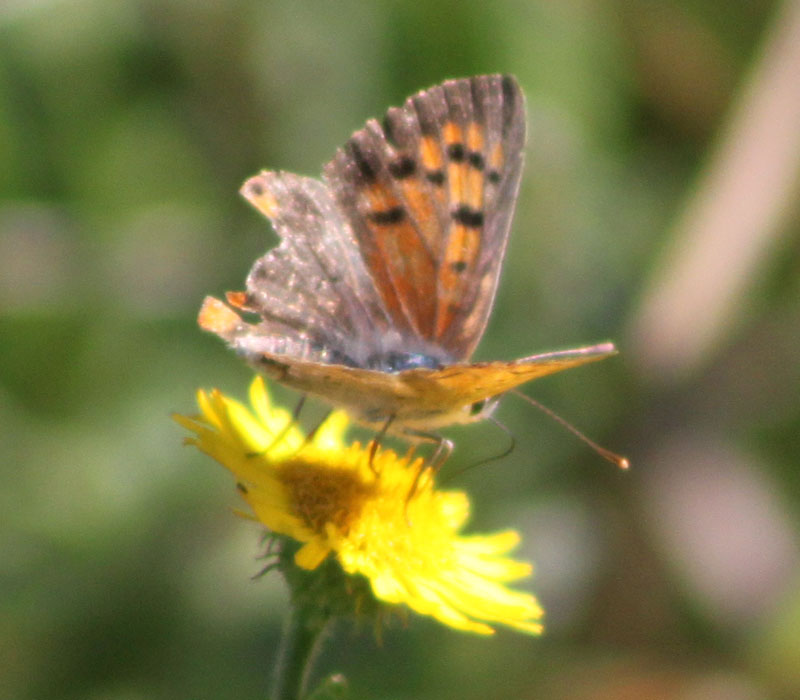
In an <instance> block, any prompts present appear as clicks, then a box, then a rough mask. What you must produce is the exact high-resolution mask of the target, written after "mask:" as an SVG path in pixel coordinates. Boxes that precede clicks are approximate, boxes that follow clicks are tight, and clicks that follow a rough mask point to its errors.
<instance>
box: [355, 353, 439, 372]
mask: <svg viewBox="0 0 800 700" xmlns="http://www.w3.org/2000/svg"><path fill="white" fill-rule="evenodd" d="M444 365H445V363H444V362H442V361H441V360H440V359H439V358H437V357H434V356H432V355H425V354H423V353H420V352H397V351H392V352H387V353H383V354H380V355H372V356H370V357H368V358H367V362H366V367H365V368H366V369H374V370H377V371H379V372H403V371H405V370H407V369H417V368H420V367H424V368H426V369H441V368H442V367H444Z"/></svg>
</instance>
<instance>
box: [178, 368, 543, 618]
mask: <svg viewBox="0 0 800 700" xmlns="http://www.w3.org/2000/svg"><path fill="white" fill-rule="evenodd" d="M197 400H198V404H199V406H200V411H201V415H200V416H197V417H192V418H190V417H187V416H175V419H176V420H177V421H178V422H179V423H180V424H181V425H183V426H184V427H186V428H188V429H189V430H190V431H192V432H193V433H194V436H193V437H191V438H187V442H189V443H191V444H194V445H196V446H197V447H198V448H199V449H200V450H202V451H203V452H205V453H206V454H208V455H210V456H211V457H213V458H214V459H216V460H217V461H218V462H220V463H221V464H222V465H223V466H225V467H227V468H228V469H229V470H230V471H231V472H233V474H234V475H235V476H236V479H237V481H238V483H239V486H240V489H239V490H240V493H241V495H242V498H243V499H244V500H245V501H246V502H247V503H248V505H249V506H250V508H251V509H252V511H253V513H254V514H255V517H256V518H257V519H258V520H260V521H261V522H262V523H263V524H264V525H266V526H267V527H268V528H269V529H270V530H272V531H273V532H274V533H280V534H283V535H286V536H288V537H290V538H292V539H293V540H296V541H297V542H299V543H301V546H300V547H299V549H297V551H296V553H295V554H294V563H295V564H296V565H297V566H298V567H300V568H301V569H305V570H314V569H317V567H319V566H320V565H321V564H322V563H323V561H324V560H326V558H327V557H328V555H329V554H331V553H332V554H333V556H334V557H335V560H336V561H338V563H339V565H340V566H341V569H342V570H343V571H344V572H346V574H348V575H349V577H350V578H351V579H357V578H358V577H359V575H360V576H363V577H366V580H367V581H368V582H369V585H370V588H371V590H372V593H373V595H374V596H375V598H377V599H378V600H379V601H382V602H383V603H388V604H392V605H401V604H405V605H407V606H408V607H410V608H411V609H412V610H414V611H416V612H418V613H420V614H423V615H430V616H432V617H434V618H435V619H437V620H439V621H440V622H442V623H444V624H446V625H449V626H451V627H454V628H456V629H459V630H465V631H470V632H477V633H480V634H491V633H492V632H493V631H494V630H493V629H492V627H491V626H490V625H492V624H503V625H507V626H509V627H512V628H514V629H517V630H520V631H523V632H528V633H531V634H538V633H540V632H541V630H542V625H541V623H540V622H539V619H540V618H541V616H542V610H541V608H540V607H539V605H538V603H537V601H536V599H535V598H534V597H533V596H532V595H530V594H528V593H523V592H519V591H514V590H511V589H509V588H508V587H507V586H506V585H505V584H507V583H509V582H511V581H515V580H517V579H519V578H522V577H525V576H528V575H529V574H530V572H531V567H530V565H529V564H527V563H523V562H519V561H516V560H514V559H512V558H510V557H508V556H506V555H507V553H508V552H509V551H510V550H511V549H513V548H514V547H515V546H516V544H517V543H518V541H519V536H518V534H517V533H516V532H514V531H506V532H500V533H496V534H492V535H472V536H464V535H461V534H459V530H460V529H461V528H462V527H463V526H464V524H465V522H466V521H467V518H468V516H469V508H470V504H469V500H468V498H467V496H466V494H465V493H463V492H458V491H438V490H436V489H435V488H434V482H433V471H432V470H431V469H430V468H429V467H427V466H426V465H425V464H424V462H423V460H422V459H420V458H413V457H412V455H411V453H409V454H407V455H406V456H405V457H400V456H398V455H397V454H396V453H394V452H393V451H391V450H388V449H381V450H378V451H377V453H376V454H375V456H374V458H373V459H372V460H371V461H370V450H369V446H367V447H363V446H361V445H360V444H359V443H354V444H352V445H350V446H346V445H345V443H344V432H345V430H346V428H347V425H348V420H347V417H346V415H345V414H344V413H342V412H338V411H337V412H334V413H333V414H331V416H330V417H329V418H328V419H327V420H326V421H325V422H324V423H323V425H322V426H321V427H320V428H319V430H317V431H316V432H315V433H314V435H313V437H312V438H311V439H307V438H306V436H305V435H303V433H302V431H301V430H300V429H299V428H298V427H297V425H296V424H294V423H292V418H291V415H290V414H289V412H288V411H286V410H285V409H282V408H278V407H275V406H273V405H272V404H271V402H270V399H269V396H268V394H267V391H266V387H265V385H264V382H263V380H262V379H261V378H260V377H257V378H256V379H255V380H254V381H253V383H252V385H251V387H250V404H251V407H252V408H247V407H246V406H244V405H242V404H241V403H239V402H237V401H234V400H233V399H230V398H228V397H227V396H224V395H223V394H222V393H221V392H219V391H217V390H213V391H211V392H205V391H199V392H198V394H197ZM409 494H411V495H410V496H409Z"/></svg>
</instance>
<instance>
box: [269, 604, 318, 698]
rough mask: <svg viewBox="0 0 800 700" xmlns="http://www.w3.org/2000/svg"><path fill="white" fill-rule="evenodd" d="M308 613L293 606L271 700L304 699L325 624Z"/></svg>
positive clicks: (284, 635) (282, 642) (316, 616)
mask: <svg viewBox="0 0 800 700" xmlns="http://www.w3.org/2000/svg"><path fill="white" fill-rule="evenodd" d="M309 612H310V611H309V610H308V608H306V607H305V606H302V605H299V606H296V607H295V608H294V609H293V611H292V613H291V616H290V618H289V619H288V621H287V624H286V627H285V629H284V632H283V639H282V640H281V648H280V654H279V657H278V665H277V667H276V669H275V680H274V685H273V688H272V695H271V698H272V700H300V699H301V698H302V697H303V692H304V690H305V687H306V684H307V681H308V677H309V675H310V674H311V667H312V665H313V662H314V659H315V657H316V656H317V651H318V649H319V646H320V644H319V642H320V641H321V638H322V632H323V631H324V629H325V626H326V622H327V619H323V618H322V617H321V616H320V615H319V613H318V612H316V611H315V612H313V613H311V614H309Z"/></svg>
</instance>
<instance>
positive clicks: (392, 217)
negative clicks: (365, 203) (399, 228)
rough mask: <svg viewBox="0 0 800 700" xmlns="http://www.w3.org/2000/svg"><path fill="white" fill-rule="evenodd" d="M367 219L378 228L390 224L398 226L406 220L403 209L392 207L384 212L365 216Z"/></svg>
mask: <svg viewBox="0 0 800 700" xmlns="http://www.w3.org/2000/svg"><path fill="white" fill-rule="evenodd" d="M367 218H368V219H369V220H370V221H371V222H372V223H373V224H378V225H379V226H388V225H391V224H398V223H400V222H401V221H402V220H403V219H405V218H406V212H405V210H404V209H403V207H392V208H391V209H386V210H384V211H373V212H370V213H369V214H367Z"/></svg>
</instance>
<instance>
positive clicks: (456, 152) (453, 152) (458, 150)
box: [447, 143, 467, 163]
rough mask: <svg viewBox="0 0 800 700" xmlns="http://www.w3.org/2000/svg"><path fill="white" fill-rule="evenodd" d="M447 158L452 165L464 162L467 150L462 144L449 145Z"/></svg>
mask: <svg viewBox="0 0 800 700" xmlns="http://www.w3.org/2000/svg"><path fill="white" fill-rule="evenodd" d="M447 157H448V158H449V159H450V160H452V161H453V162H454V163H461V162H462V161H464V160H466V157H467V149H466V148H464V144H463V143H451V144H450V145H449V146H448V147H447Z"/></svg>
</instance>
